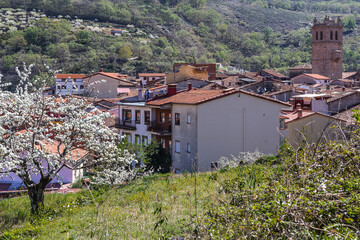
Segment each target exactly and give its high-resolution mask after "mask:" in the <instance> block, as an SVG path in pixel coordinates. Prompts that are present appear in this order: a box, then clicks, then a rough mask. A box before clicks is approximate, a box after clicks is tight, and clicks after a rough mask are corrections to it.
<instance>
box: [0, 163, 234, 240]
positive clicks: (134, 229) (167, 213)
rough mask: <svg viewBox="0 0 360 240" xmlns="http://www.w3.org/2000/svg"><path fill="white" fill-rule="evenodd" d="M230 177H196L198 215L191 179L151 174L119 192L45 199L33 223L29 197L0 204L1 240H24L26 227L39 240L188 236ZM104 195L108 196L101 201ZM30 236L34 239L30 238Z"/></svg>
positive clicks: (219, 175) (81, 193) (218, 174)
mask: <svg viewBox="0 0 360 240" xmlns="http://www.w3.org/2000/svg"><path fill="white" fill-rule="evenodd" d="M214 176H215V177H214ZM234 176H236V171H234V170H233V171H227V172H223V173H210V172H209V173H202V174H199V175H198V179H197V183H198V186H197V194H198V198H197V203H198V207H197V211H198V212H197V213H196V209H195V203H194V201H195V197H194V184H195V176H194V175H193V174H183V175H173V174H165V175H164V174H160V175H154V176H150V177H146V178H143V179H139V180H137V181H136V182H134V183H132V184H129V185H127V186H124V187H122V188H120V189H117V190H109V189H103V190H101V189H100V190H93V191H92V194H93V195H94V198H92V197H91V194H90V193H89V191H88V190H83V191H81V192H78V193H71V194H66V195H63V194H58V193H57V194H46V196H45V210H44V213H43V214H42V215H41V217H39V218H37V219H32V217H31V216H30V211H29V201H28V198H27V196H23V197H19V198H13V199H7V200H3V201H1V202H0V219H1V220H0V231H2V232H4V233H5V235H3V237H2V238H1V237H0V239H7V238H6V237H5V236H11V237H14V236H15V237H14V238H16V236H21V237H20V238H26V237H24V235H21V234H23V233H22V232H21V231H19V229H24V231H23V232H25V233H26V232H29V224H32V225H31V226H36V227H37V231H35V232H36V236H37V239H89V238H95V239H154V238H160V237H171V236H192V235H193V234H194V230H195V229H196V226H197V216H198V217H199V218H200V217H201V216H203V215H204V210H205V209H206V207H205V206H207V205H209V204H211V201H212V198H213V197H214V196H216V195H217V194H219V193H218V189H219V187H220V184H219V182H221V181H224V180H227V179H228V180H230V179H231V178H232V177H234ZM106 196H109V197H108V198H107V199H106V200H105V198H106ZM104 200H105V201H104ZM103 201H104V202H103ZM102 202H103V204H101V203H102ZM99 204H100V206H99ZM97 206H99V207H98V208H97ZM11 234H12V235H11ZM14 234H15V235H14ZM16 234H17V235H16ZM28 237H29V238H32V237H33V234H30V235H29V236H28Z"/></svg>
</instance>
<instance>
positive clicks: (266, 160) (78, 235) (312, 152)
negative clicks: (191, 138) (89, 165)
mask: <svg viewBox="0 0 360 240" xmlns="http://www.w3.org/2000/svg"><path fill="white" fill-rule="evenodd" d="M355 145H356V143H355ZM355 145H353V144H352V143H351V142H346V143H345V142H343V143H334V142H327V143H325V144H324V145H318V146H317V147H315V146H305V145H304V146H303V149H299V150H298V151H296V152H295V151H293V150H291V149H290V148H288V147H286V146H285V147H284V148H283V151H282V152H281V154H280V155H279V156H278V157H263V158H262V159H260V160H258V161H257V162H256V163H255V164H249V165H243V164H241V166H239V167H236V168H228V167H225V168H222V169H220V170H219V171H216V172H207V173H201V174H194V173H193V174H190V173H183V174H177V175H175V174H165V175H163V174H160V175H158V174H156V175H153V176H149V177H145V178H142V179H138V180H136V181H135V182H132V183H129V184H126V185H123V186H120V187H117V188H111V187H105V186H103V187H100V188H95V189H93V190H91V192H90V191H89V190H82V191H80V192H78V193H69V194H66V195H64V194H60V193H54V194H46V195H45V209H44V211H43V213H42V214H41V215H40V216H37V217H32V216H31V215H30V211H29V201H28V197H27V196H24V197H20V198H13V199H7V200H2V201H0V239H1V240H3V239H4V240H5V239H34V238H36V239H184V238H185V239H194V238H200V239H243V238H248V237H249V236H251V238H254V239H265V238H273V239H282V238H284V237H285V238H293V239H307V238H308V237H309V236H311V237H312V238H314V239H338V238H341V239H354V238H355V237H356V236H358V235H359V231H360V230H359V229H360V225H359V222H360V208H359V201H360V200H359V197H358V196H359V195H358V194H359V193H360V187H359V186H360V184H359V183H360V182H359V171H358V168H357V167H358V165H359V157H358V156H359V155H358V150H356V149H355V148H353V146H355ZM244 161H245V160H244ZM1 233H2V235H1Z"/></svg>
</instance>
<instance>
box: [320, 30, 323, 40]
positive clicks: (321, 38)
mask: <svg viewBox="0 0 360 240" xmlns="http://www.w3.org/2000/svg"><path fill="white" fill-rule="evenodd" d="M320 40H323V32H320Z"/></svg>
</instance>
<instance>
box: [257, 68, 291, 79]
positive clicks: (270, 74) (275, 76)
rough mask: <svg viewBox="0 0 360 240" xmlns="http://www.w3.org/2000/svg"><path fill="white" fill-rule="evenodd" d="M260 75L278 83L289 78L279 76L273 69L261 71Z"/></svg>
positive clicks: (282, 75)
mask: <svg viewBox="0 0 360 240" xmlns="http://www.w3.org/2000/svg"><path fill="white" fill-rule="evenodd" d="M260 75H261V76H263V77H266V78H271V79H275V80H280V81H288V80H289V77H288V76H285V75H284V74H281V73H279V72H277V71H275V70H273V69H263V70H261V71H260Z"/></svg>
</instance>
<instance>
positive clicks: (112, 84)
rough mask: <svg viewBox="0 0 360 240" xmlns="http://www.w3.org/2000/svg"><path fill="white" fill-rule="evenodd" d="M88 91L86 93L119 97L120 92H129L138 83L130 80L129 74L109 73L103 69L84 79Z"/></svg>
mask: <svg viewBox="0 0 360 240" xmlns="http://www.w3.org/2000/svg"><path fill="white" fill-rule="evenodd" d="M83 81H84V85H85V88H86V91H85V93H84V94H86V95H88V96H91V97H98V98H117V97H118V96H119V95H120V94H129V93H130V92H131V90H132V89H134V88H135V87H136V83H133V82H130V81H129V80H128V75H125V74H119V73H108V72H104V71H103V70H102V69H101V71H100V72H98V73H94V74H92V75H89V76H86V77H84V79H83Z"/></svg>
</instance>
